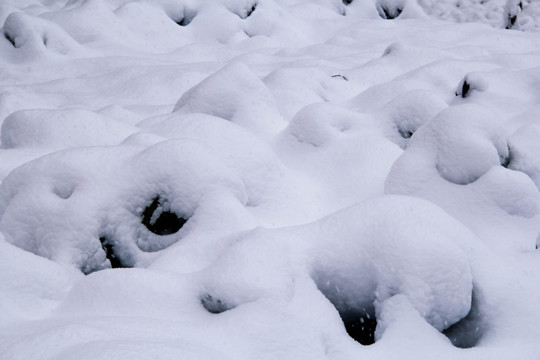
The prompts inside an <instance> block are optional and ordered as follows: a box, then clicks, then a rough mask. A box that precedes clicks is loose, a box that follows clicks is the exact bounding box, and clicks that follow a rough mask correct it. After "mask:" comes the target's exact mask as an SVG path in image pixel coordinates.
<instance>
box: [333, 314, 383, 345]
mask: <svg viewBox="0 0 540 360" xmlns="http://www.w3.org/2000/svg"><path fill="white" fill-rule="evenodd" d="M340 315H341V319H342V320H343V325H345V330H347V334H349V336H350V337H352V338H353V339H354V340H356V341H357V342H359V343H360V344H362V345H371V344H374V343H375V329H376V328H377V317H376V316H375V311H374V309H369V310H366V309H365V308H364V309H362V311H360V312H352V313H349V314H340Z"/></svg>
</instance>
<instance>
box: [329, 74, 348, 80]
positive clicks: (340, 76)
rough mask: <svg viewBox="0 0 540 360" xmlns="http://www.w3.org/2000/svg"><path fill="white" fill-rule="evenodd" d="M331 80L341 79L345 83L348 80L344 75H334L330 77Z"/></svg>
mask: <svg viewBox="0 0 540 360" xmlns="http://www.w3.org/2000/svg"><path fill="white" fill-rule="evenodd" d="M332 77H333V78H339V79H343V80H345V81H349V79H347V77H346V76H345V75H341V74H335V75H332Z"/></svg>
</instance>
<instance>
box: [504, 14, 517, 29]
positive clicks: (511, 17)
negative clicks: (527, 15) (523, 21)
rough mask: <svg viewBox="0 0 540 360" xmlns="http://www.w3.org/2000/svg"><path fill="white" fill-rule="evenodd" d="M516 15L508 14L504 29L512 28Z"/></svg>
mask: <svg viewBox="0 0 540 360" xmlns="http://www.w3.org/2000/svg"><path fill="white" fill-rule="evenodd" d="M516 20H517V15H511V14H508V19H507V20H506V29H508V30H509V29H512V28H513V27H514V25H515V23H516Z"/></svg>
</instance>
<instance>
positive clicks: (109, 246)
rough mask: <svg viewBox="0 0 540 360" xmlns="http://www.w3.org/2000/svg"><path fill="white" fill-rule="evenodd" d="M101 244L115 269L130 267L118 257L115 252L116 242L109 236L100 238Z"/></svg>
mask: <svg viewBox="0 0 540 360" xmlns="http://www.w3.org/2000/svg"><path fill="white" fill-rule="evenodd" d="M99 242H101V247H102V248H103V251H105V257H106V258H107V259H108V260H109V262H110V263H111V267H112V268H113V269H115V268H126V267H130V266H127V265H126V264H124V263H123V262H122V260H121V259H120V258H119V257H118V256H117V254H116V252H115V242H114V240H111V239H110V238H108V237H107V236H101V237H100V238H99Z"/></svg>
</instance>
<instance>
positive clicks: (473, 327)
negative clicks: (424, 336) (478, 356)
mask: <svg viewBox="0 0 540 360" xmlns="http://www.w3.org/2000/svg"><path fill="white" fill-rule="evenodd" d="M443 334H444V335H446V337H447V338H448V339H449V340H450V342H452V344H453V345H454V346H455V347H458V348H461V349H469V348H472V347H475V346H476V345H477V344H478V342H479V341H480V339H481V338H482V335H483V326H482V322H481V319H480V311H479V307H478V300H477V299H476V295H475V292H474V290H473V295H472V301H471V310H470V311H469V313H468V314H467V316H465V317H464V318H463V319H461V320H460V321H458V322H457V323H455V324H454V325H452V326H450V327H449V328H448V329H446V330H444V331H443Z"/></svg>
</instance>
